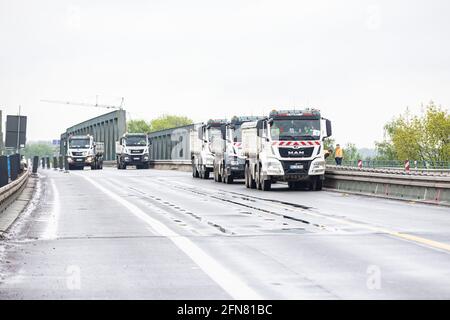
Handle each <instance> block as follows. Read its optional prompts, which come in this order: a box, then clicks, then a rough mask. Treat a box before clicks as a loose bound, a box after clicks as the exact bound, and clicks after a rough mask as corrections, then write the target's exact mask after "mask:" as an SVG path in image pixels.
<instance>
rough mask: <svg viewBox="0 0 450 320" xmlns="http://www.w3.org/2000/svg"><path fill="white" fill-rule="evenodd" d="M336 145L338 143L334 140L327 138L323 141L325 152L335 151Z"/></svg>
mask: <svg viewBox="0 0 450 320" xmlns="http://www.w3.org/2000/svg"><path fill="white" fill-rule="evenodd" d="M335 144H336V141H335V140H334V139H333V138H325V139H324V140H323V146H324V148H325V150H330V149H331V150H334V146H335Z"/></svg>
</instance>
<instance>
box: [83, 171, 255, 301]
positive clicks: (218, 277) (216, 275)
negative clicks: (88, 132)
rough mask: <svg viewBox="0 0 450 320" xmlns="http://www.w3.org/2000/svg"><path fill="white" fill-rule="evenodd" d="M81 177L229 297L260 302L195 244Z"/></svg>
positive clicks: (91, 181) (98, 185)
mask: <svg viewBox="0 0 450 320" xmlns="http://www.w3.org/2000/svg"><path fill="white" fill-rule="evenodd" d="M77 175H78V176H80V177H83V178H84V179H86V180H87V181H89V182H90V183H91V184H92V185H94V186H95V187H96V188H97V189H99V190H101V191H102V192H103V193H105V194H106V195H108V196H109V197H111V198H112V199H114V200H115V201H117V202H118V203H120V204H121V205H123V206H124V207H125V208H127V209H128V210H129V211H130V212H131V213H132V214H134V215H135V216H136V217H137V218H139V219H141V220H142V221H144V222H145V223H147V224H148V225H149V226H150V227H151V228H152V229H153V230H154V231H156V232H157V233H158V234H160V235H163V236H165V237H167V238H168V239H170V240H171V241H172V242H173V243H174V244H175V245H176V246H177V247H178V248H179V249H180V250H181V251H183V252H184V253H185V254H186V255H187V256H189V257H190V258H191V259H192V260H193V261H194V262H195V263H196V264H197V265H198V266H199V267H200V268H201V269H202V270H203V271H204V272H205V273H206V274H207V275H208V276H209V277H210V278H211V279H213V280H214V281H215V282H216V283H217V284H218V285H219V286H220V287H222V288H223V289H224V290H225V291H226V292H227V293H228V294H229V295H230V296H231V297H233V298H234V299H237V300H262V299H263V298H262V297H261V296H260V295H259V294H258V293H256V292H255V291H254V290H253V289H252V288H250V287H249V286H248V285H247V284H246V283H245V282H243V281H242V280H241V279H240V278H239V277H238V276H236V275H235V274H233V273H232V272H231V271H230V270H228V269H226V268H225V267H224V266H222V265H221V264H220V263H219V262H218V261H217V260H215V259H214V258H212V257H211V256H209V255H208V254H207V253H205V252H204V251H203V250H202V249H200V248H199V247H198V246H197V245H196V244H194V243H193V242H192V241H191V240H189V239H188V238H186V237H183V236H181V235H179V234H177V233H176V232H174V231H173V230H171V229H169V228H168V227H167V226H166V225H164V224H163V223H161V222H159V221H158V220H156V219H153V218H152V217H150V216H149V215H147V214H146V213H145V212H144V211H142V210H141V209H140V208H138V207H137V206H135V205H134V204H132V203H131V202H129V201H127V200H125V199H123V198H121V197H120V196H119V195H117V194H115V193H113V192H112V191H110V190H108V189H106V188H105V187H103V186H102V185H100V184H99V183H97V182H95V181H94V180H93V179H91V178H89V177H87V176H84V175H80V174H77Z"/></svg>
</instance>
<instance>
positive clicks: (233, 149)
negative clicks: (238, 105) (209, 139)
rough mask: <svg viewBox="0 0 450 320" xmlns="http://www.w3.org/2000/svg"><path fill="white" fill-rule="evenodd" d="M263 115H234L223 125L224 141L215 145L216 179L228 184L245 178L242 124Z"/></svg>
mask: <svg viewBox="0 0 450 320" xmlns="http://www.w3.org/2000/svg"><path fill="white" fill-rule="evenodd" d="M259 119H263V117H253V116H250V117H248V116H241V117H233V118H232V119H231V121H230V122H228V123H226V124H223V125H222V126H221V128H220V129H221V135H222V141H223V143H216V144H214V145H213V148H214V149H213V153H214V181H216V182H223V183H227V184H231V183H233V181H234V180H235V179H243V178H244V169H245V157H244V155H243V153H242V134H241V126H242V124H243V123H245V122H249V121H256V120H259Z"/></svg>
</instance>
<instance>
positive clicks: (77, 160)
mask: <svg viewBox="0 0 450 320" xmlns="http://www.w3.org/2000/svg"><path fill="white" fill-rule="evenodd" d="M67 162H68V163H69V165H70V166H73V167H85V166H90V165H91V162H89V163H88V162H87V161H86V157H68V158H67Z"/></svg>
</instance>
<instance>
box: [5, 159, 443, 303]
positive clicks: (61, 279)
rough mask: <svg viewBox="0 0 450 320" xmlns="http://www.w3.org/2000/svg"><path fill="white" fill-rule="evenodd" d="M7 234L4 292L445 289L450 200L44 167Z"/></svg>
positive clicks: (334, 295)
mask: <svg viewBox="0 0 450 320" xmlns="http://www.w3.org/2000/svg"><path fill="white" fill-rule="evenodd" d="M40 175H41V179H40V181H39V185H38V188H37V192H36V194H35V197H34V199H33V201H32V202H31V204H30V206H29V208H28V210H27V211H26V212H24V213H23V214H22V216H21V218H20V219H19V220H18V221H17V222H16V224H15V225H14V226H13V227H12V229H11V230H10V232H9V234H8V235H7V238H6V239H4V240H2V241H0V261H1V263H0V299H15V298H19V299H28V298H30V299H54V298H56V299H59V298H68V299H72V298H75V299H76V298H88V299H91V298H99V299H110V298H118V299H143V298H146V299H147V298H148V299H227V298H238V299H239V298H263V299H266V298H267V299H303V298H311V299H349V298H351V299H366V298H375V299H395V298H401V299H408V298H414V299H416V298H424V299H429V298H438V299H441V298H447V299H448V298H450V214H449V208H448V207H439V206H431V205H424V204H417V203H408V202H401V201H394V200H387V199H379V198H371V197H364V196H355V195H347V194H342V193H337V192H328V191H321V192H311V191H290V190H287V189H286V186H285V185H281V184H280V185H274V189H273V191H270V192H259V191H256V190H249V189H246V188H245V187H244V186H243V184H242V183H236V184H234V185H225V184H219V183H214V182H213V181H212V179H210V180H209V181H204V180H194V179H193V178H192V177H191V175H190V174H189V173H186V172H177V171H162V170H161V171H160V170H139V171H138V170H134V169H129V170H120V171H119V170H116V169H113V168H106V169H104V170H102V171H90V170H85V171H72V172H70V173H64V172H59V171H54V170H43V171H41V173H40Z"/></svg>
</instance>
